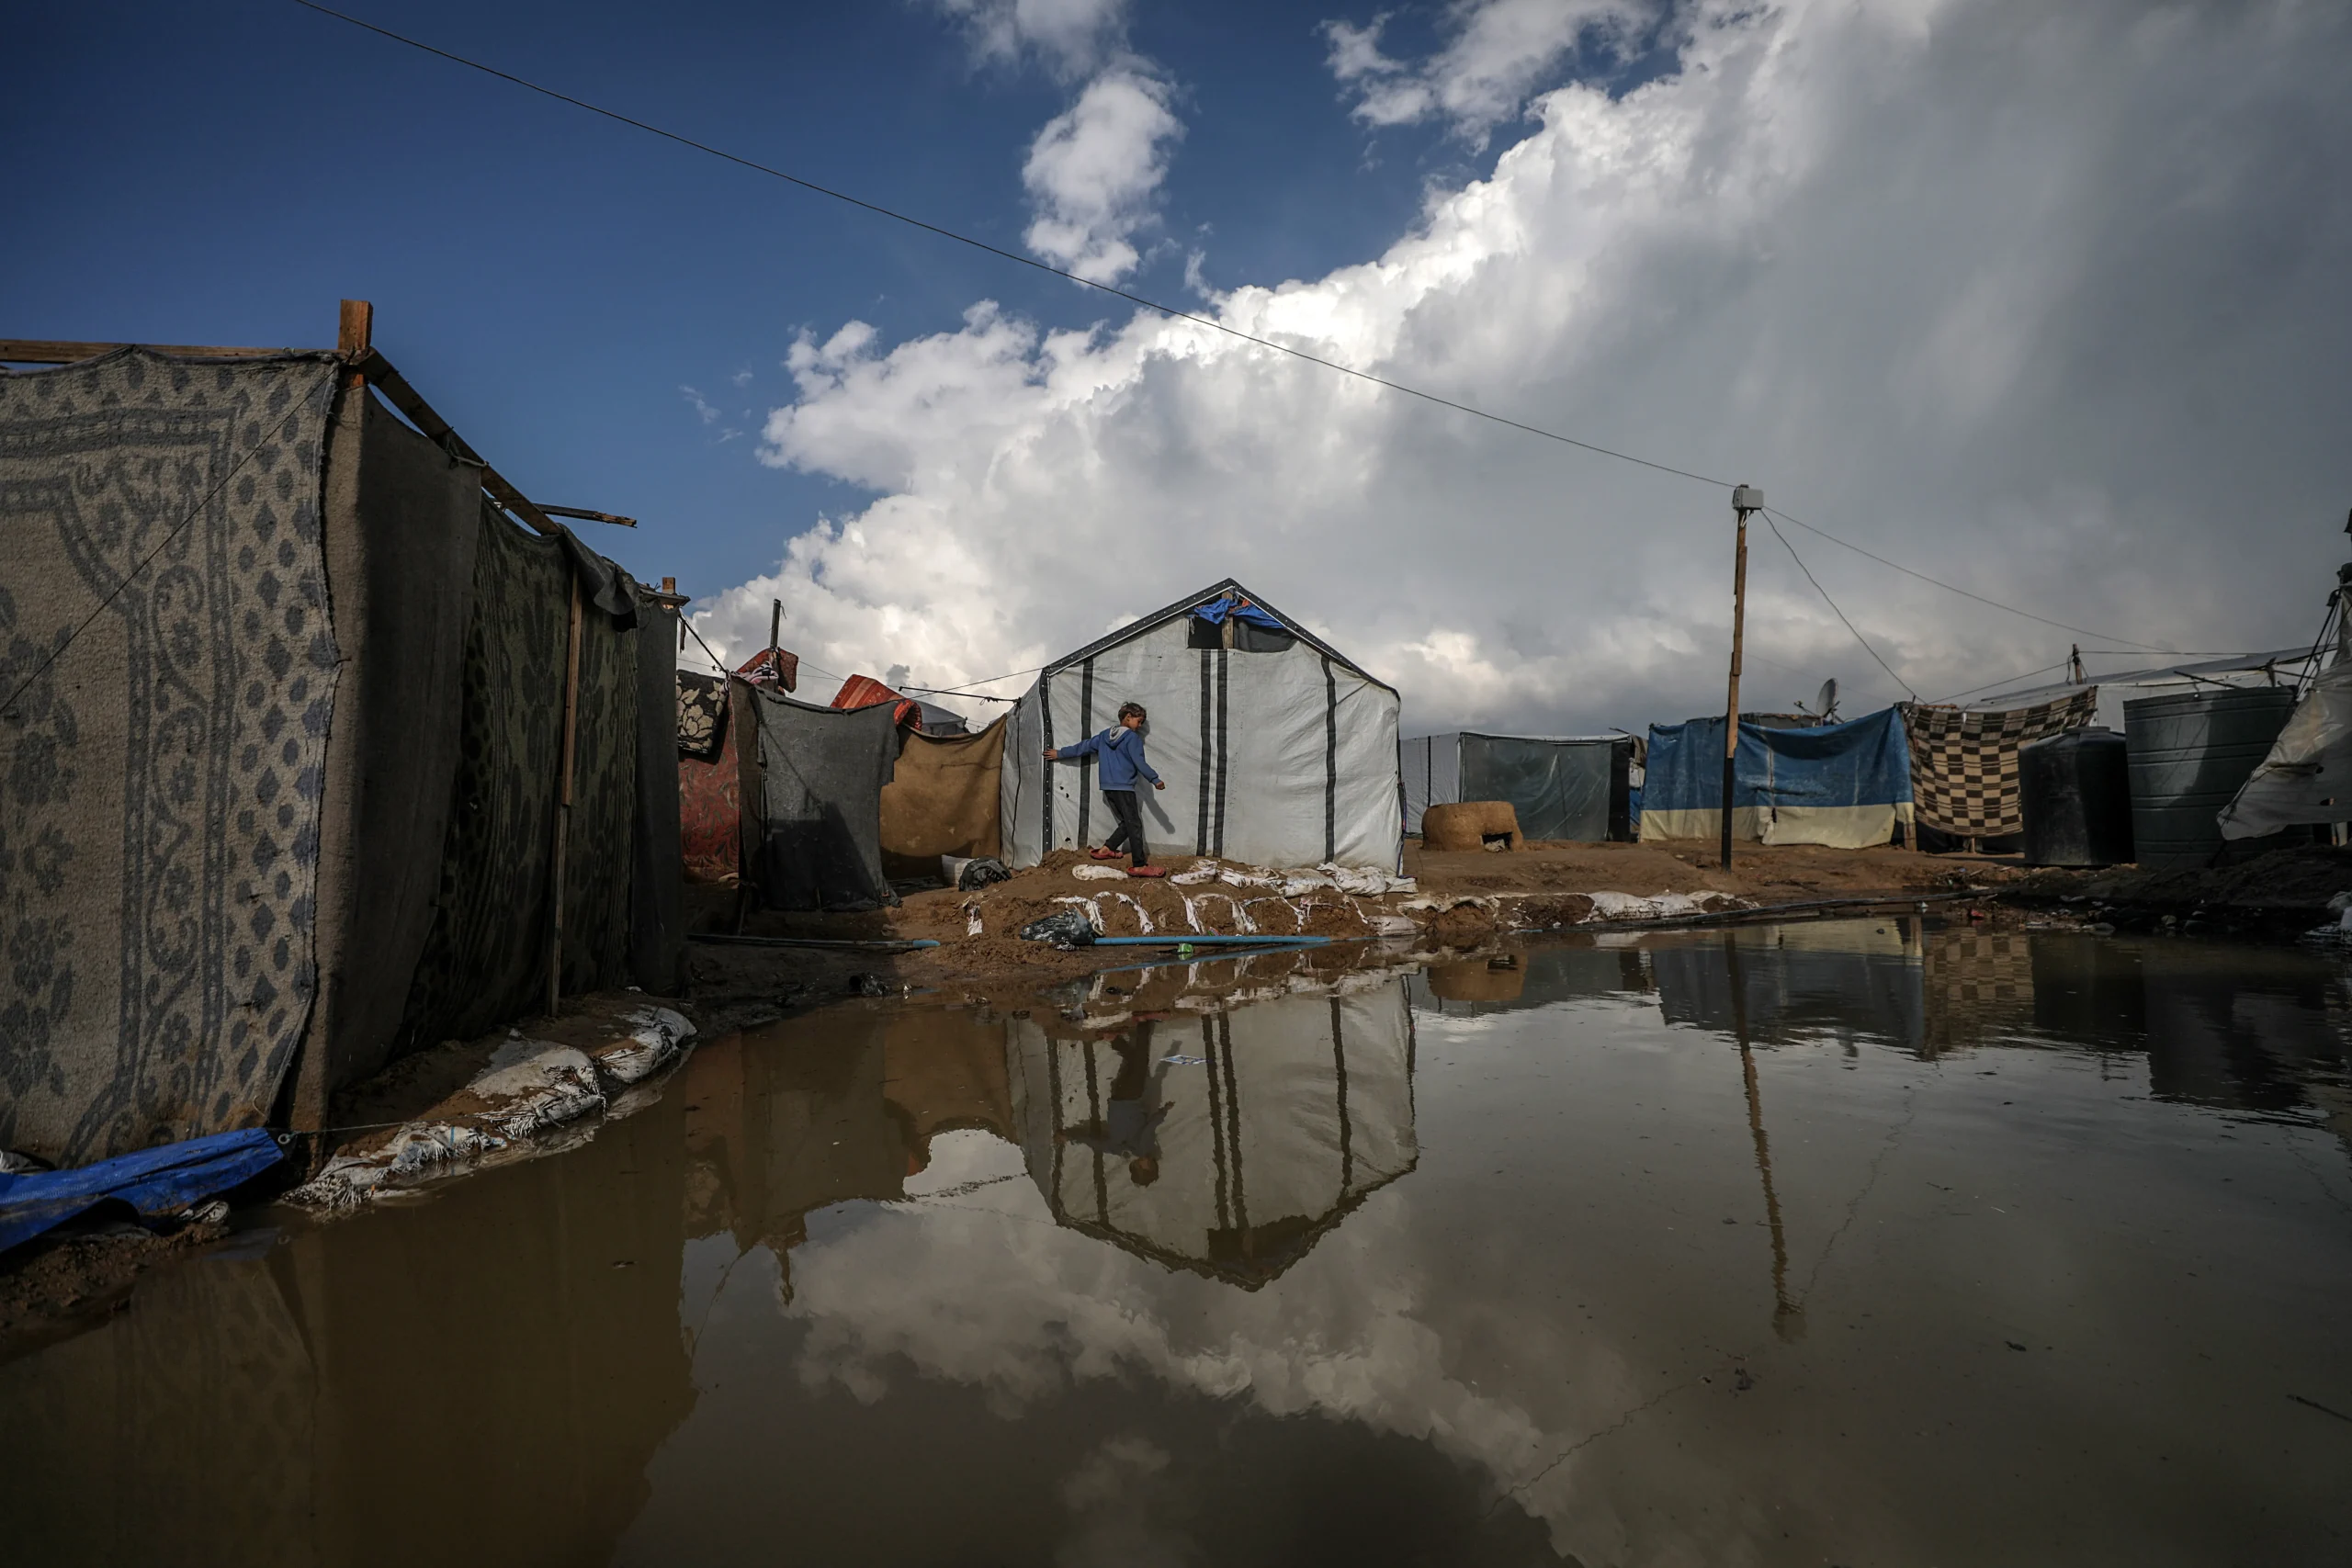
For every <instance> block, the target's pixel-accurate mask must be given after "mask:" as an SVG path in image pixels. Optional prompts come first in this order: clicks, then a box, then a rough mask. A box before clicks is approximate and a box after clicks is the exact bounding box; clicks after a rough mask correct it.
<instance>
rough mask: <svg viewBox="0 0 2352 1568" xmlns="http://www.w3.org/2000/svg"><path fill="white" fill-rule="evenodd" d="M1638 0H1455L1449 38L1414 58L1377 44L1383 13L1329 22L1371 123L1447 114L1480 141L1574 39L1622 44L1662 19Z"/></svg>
mask: <svg viewBox="0 0 2352 1568" xmlns="http://www.w3.org/2000/svg"><path fill="white" fill-rule="evenodd" d="M1656 19H1657V7H1656V6H1651V5H1645V4H1643V3H1642V0H1456V3H1455V4H1454V5H1453V6H1452V7H1451V8H1450V9H1449V10H1448V13H1447V17H1446V31H1447V32H1448V34H1449V35H1450V38H1449V41H1448V42H1447V44H1446V46H1445V47H1444V48H1443V49H1442V50H1440V51H1438V52H1437V53H1436V54H1435V55H1434V56H1432V57H1431V58H1430V59H1429V60H1427V61H1425V62H1421V63H1419V64H1414V63H1412V62H1408V61H1404V60H1398V59H1395V58H1392V57H1391V56H1389V55H1387V54H1385V53H1383V52H1382V51H1381V47H1380V43H1381V34H1382V33H1383V31H1384V30H1385V27H1386V23H1387V20H1388V18H1387V17H1386V15H1385V14H1383V15H1381V16H1378V17H1374V18H1373V19H1372V20H1371V21H1370V22H1368V23H1365V24H1363V26H1360V27H1359V26H1355V25H1352V24H1350V23H1348V22H1344V21H1329V22H1326V23H1324V24H1323V34H1324V37H1325V38H1326V39H1328V40H1329V43H1330V46H1331V49H1330V59H1329V64H1330V68H1331V73H1332V75H1334V76H1336V77H1337V78H1339V80H1340V82H1341V83H1343V84H1345V85H1348V86H1349V87H1351V89H1353V92H1354V95H1355V100H1356V101H1355V107H1354V109H1353V111H1352V112H1353V113H1354V115H1355V117H1356V118H1358V119H1361V120H1363V122H1364V123H1365V124H1367V125H1376V126H1378V125H1404V124H1408V123H1410V122H1412V121H1415V120H1422V119H1431V118H1443V119H1445V120H1448V121H1449V122H1451V123H1452V125H1453V129H1454V130H1455V131H1456V132H1457V133H1458V134H1460V135H1462V136H1464V137H1466V138H1468V139H1470V140H1472V141H1477V142H1479V143H1481V144H1483V143H1484V142H1485V141H1486V139H1487V134H1488V133H1489V132H1490V131H1492V130H1493V129H1494V128H1495V127H1496V126H1497V125H1498V124H1500V123H1501V122H1502V121H1504V120H1506V119H1508V118H1510V117H1511V116H1513V115H1515V114H1517V113H1518V112H1519V110H1520V108H1521V105H1523V104H1524V103H1526V101H1527V97H1528V95H1529V94H1530V93H1531V92H1532V91H1533V90H1534V88H1535V87H1536V85H1538V84H1539V83H1540V82H1542V81H1543V80H1544V78H1545V77H1546V76H1549V75H1552V74H1553V73H1555V72H1556V71H1557V70H1558V68H1559V66H1560V64H1561V62H1563V61H1564V60H1566V58H1567V56H1568V55H1569V53H1570V52H1571V51H1574V50H1575V49H1576V47H1577V43H1578V41H1579V40H1582V39H1589V40H1590V41H1592V42H1594V43H1596V44H1597V45H1599V46H1600V47H1602V48H1606V49H1617V48H1622V47H1623V46H1624V45H1625V44H1626V43H1628V42H1629V41H1630V40H1631V39H1633V38H1634V37H1635V36H1637V35H1638V34H1639V32H1640V31H1641V30H1642V29H1643V28H1645V27H1646V26H1648V25H1650V24H1652V23H1653V22H1655V20H1656Z"/></svg>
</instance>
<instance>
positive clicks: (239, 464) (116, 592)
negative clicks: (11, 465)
mask: <svg viewBox="0 0 2352 1568" xmlns="http://www.w3.org/2000/svg"><path fill="white" fill-rule="evenodd" d="M334 386H335V378H334V377H332V376H330V377H327V378H324V379H322V381H321V382H320V383H319V390H318V391H315V392H312V393H311V395H310V396H309V397H308V398H305V399H304V400H303V406H304V407H305V408H307V407H309V406H310V405H311V403H314V402H316V401H318V400H319V398H320V395H321V393H324V394H326V395H328V396H329V397H332V396H333V394H334ZM296 412H300V411H288V413H287V414H286V416H285V418H283V419H279V420H272V421H269V422H267V423H265V424H264V425H263V426H262V432H261V434H259V435H256V436H255V437H254V440H253V443H252V444H251V445H250V446H247V447H246V448H245V453H244V456H243V457H239V458H238V459H237V460H236V461H235V462H234V463H232V464H231V465H230V468H229V471H228V472H227V473H225V474H222V475H221V476H220V482H219V483H218V484H216V485H214V486H213V487H212V488H211V489H210V490H209V491H205V492H204V494H203V496H202V497H201V498H200V499H198V502H197V503H196V504H195V505H194V506H191V507H189V508H188V511H187V516H185V517H182V518H181V519H180V520H179V521H178V522H176V523H175V524H173V525H172V526H171V528H170V529H169V531H167V532H166V533H165V534H164V536H163V537H162V538H161V539H159V540H157V541H156V542H155V547H154V548H153V549H152V550H149V551H148V552H147V553H146V554H145V555H143V556H141V557H140V558H139V562H138V564H137V565H135V566H133V567H132V568H131V569H130V570H129V571H126V572H124V573H123V574H122V580H121V581H119V582H117V583H116V584H115V585H114V586H113V587H112V588H109V589H107V591H106V592H105V593H104V594H102V595H100V597H99V599H98V602H97V604H95V605H93V606H92V607H91V610H90V613H89V614H88V615H85V616H83V617H82V619H81V622H80V624H79V625H77V626H74V629H73V630H72V631H70V632H68V633H66V634H65V636H64V637H63V638H62V639H61V640H60V641H59V642H58V645H57V646H56V647H55V648H52V649H50V650H49V657H48V658H46V659H43V660H41V661H40V663H39V664H36V665H34V666H33V671H32V673H31V674H29V675H28V676H26V677H25V679H24V682H23V683H22V684H20V685H19V686H17V689H16V690H15V691H13V692H11V693H9V694H8V699H7V701H6V702H0V714H6V713H9V712H11V711H13V710H14V709H15V707H16V705H17V698H19V697H21V696H23V695H24V694H26V693H27V692H29V691H31V690H32V689H33V682H36V681H38V680H40V678H41V677H42V676H43V675H45V674H47V673H48V672H49V669H50V666H51V665H53V664H55V663H56V662H57V661H58V660H61V659H62V658H64V657H65V650H66V649H69V648H72V647H73V646H74V640H75V639H76V638H78V637H80V636H81V635H82V634H83V633H84V632H85V631H88V630H89V629H90V626H91V625H92V624H93V623H94V622H96V620H97V618H98V617H99V616H100V615H105V614H106V611H107V605H109V604H113V603H114V602H115V601H116V600H117V599H119V598H120V597H121V596H122V592H123V590H125V589H127V588H129V587H130V583H131V580H132V579H134V578H136V577H137V576H138V575H139V574H140V573H141V572H142V571H145V570H147V567H148V564H149V563H150V562H152V561H153V559H154V558H156V557H157V556H160V555H162V554H163V553H164V550H166V549H168V548H169V547H171V543H172V541H173V540H174V539H176V538H178V537H179V536H180V535H181V534H182V533H183V532H184V531H186V529H187V525H189V524H191V523H193V522H195V521H196V520H197V519H198V517H200V516H202V515H203V514H204V509H205V508H206V507H208V506H209V505H211V504H212V501H213V498H214V497H215V496H218V495H219V494H220V492H221V491H224V490H226V489H228V488H229V481H230V480H231V479H235V478H236V477H237V476H238V475H239V474H240V473H242V472H243V471H244V467H245V465H246V464H247V463H250V462H252V461H253V460H254V457H255V455H256V454H258V453H259V452H260V451H261V449H262V448H263V447H265V446H268V445H269V443H270V439H271V434H272V433H273V432H275V431H279V430H283V429H284V428H285V427H286V426H287V425H288V424H289V423H292V422H293V419H294V416H295V413H296Z"/></svg>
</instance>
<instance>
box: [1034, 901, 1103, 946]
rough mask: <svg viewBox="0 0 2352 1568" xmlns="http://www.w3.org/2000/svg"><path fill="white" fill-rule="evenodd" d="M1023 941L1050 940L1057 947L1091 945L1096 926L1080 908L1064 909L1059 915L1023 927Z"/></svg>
mask: <svg viewBox="0 0 2352 1568" xmlns="http://www.w3.org/2000/svg"><path fill="white" fill-rule="evenodd" d="M1021 940H1022V941H1023V942H1052V943H1053V944H1054V945H1055V946H1056V947H1091V946H1092V945H1093V942H1094V926H1093V924H1092V922H1091V921H1090V920H1088V919H1087V918H1086V915H1085V913H1084V912H1083V911H1082V910H1079V909H1064V910H1063V911H1062V912H1061V913H1060V914H1058V915H1047V916H1046V917H1045V918H1044V919H1035V920H1032V921H1030V922H1029V923H1028V924H1027V925H1025V926H1023V927H1022V928H1021Z"/></svg>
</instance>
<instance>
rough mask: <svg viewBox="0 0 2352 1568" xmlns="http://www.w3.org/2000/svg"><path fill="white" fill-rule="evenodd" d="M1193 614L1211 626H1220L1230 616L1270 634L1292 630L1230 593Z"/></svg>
mask: <svg viewBox="0 0 2352 1568" xmlns="http://www.w3.org/2000/svg"><path fill="white" fill-rule="evenodd" d="M1193 615H1197V616H1198V617H1200V618H1201V619H1202V620H1204V621H1206V622H1208V623H1209V624H1210V625H1211V626H1216V625H1220V624H1221V623H1223V622H1224V620H1225V618H1226V617H1227V616H1228V615H1230V616H1231V617H1233V618H1234V619H1235V620H1237V621H1241V622H1245V623H1247V624H1248V625H1250V626H1263V627H1265V628H1266V629H1267V630H1268V631H1270V632H1281V631H1288V630H1289V629H1290V628H1289V627H1288V626H1283V624H1282V623H1281V622H1280V621H1278V620H1276V619H1274V618H1273V616H1272V615H1268V614H1266V612H1265V611H1263V610H1261V609H1260V608H1258V606H1257V605H1255V604H1251V603H1250V601H1249V600H1247V599H1237V598H1235V597H1234V596H1233V595H1232V594H1230V593H1228V594H1227V595H1226V596H1225V597H1224V598H1222V599H1213V600H1211V601H1210V602H1209V603H1207V604H1202V605H1200V606H1198V607H1196V608H1195V609H1194V610H1193Z"/></svg>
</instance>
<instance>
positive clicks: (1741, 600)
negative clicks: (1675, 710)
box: [1723, 485, 1764, 871]
mask: <svg viewBox="0 0 2352 1568" xmlns="http://www.w3.org/2000/svg"><path fill="white" fill-rule="evenodd" d="M1763 504H1764V493H1763V491H1758V490H1751V489H1749V488H1748V487H1747V486H1746V485H1739V486H1737V487H1736V488H1735V489H1734V490H1733V491H1732V492H1731V506H1732V515H1733V516H1735V517H1736V518H1737V519H1738V520H1739V542H1738V545H1737V547H1736V554H1735V555H1734V557H1733V564H1732V572H1731V693H1730V695H1729V696H1728V697H1726V698H1725V699H1724V794H1723V827H1724V870H1725V871H1729V870H1730V869H1731V802H1732V786H1733V784H1734V782H1735V779H1736V772H1737V766H1738V761H1739V654H1740V645H1741V640H1742V637H1743V636H1744V635H1745V633H1746V630H1747V514H1748V513H1750V512H1754V511H1756V510H1758V509H1759V508H1761V507H1762V506H1763Z"/></svg>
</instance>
